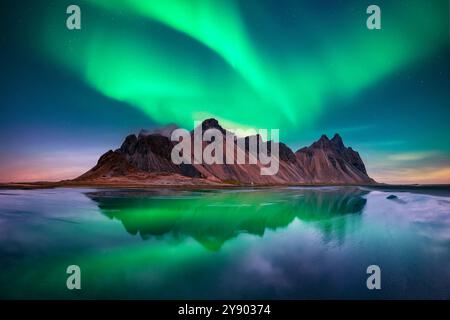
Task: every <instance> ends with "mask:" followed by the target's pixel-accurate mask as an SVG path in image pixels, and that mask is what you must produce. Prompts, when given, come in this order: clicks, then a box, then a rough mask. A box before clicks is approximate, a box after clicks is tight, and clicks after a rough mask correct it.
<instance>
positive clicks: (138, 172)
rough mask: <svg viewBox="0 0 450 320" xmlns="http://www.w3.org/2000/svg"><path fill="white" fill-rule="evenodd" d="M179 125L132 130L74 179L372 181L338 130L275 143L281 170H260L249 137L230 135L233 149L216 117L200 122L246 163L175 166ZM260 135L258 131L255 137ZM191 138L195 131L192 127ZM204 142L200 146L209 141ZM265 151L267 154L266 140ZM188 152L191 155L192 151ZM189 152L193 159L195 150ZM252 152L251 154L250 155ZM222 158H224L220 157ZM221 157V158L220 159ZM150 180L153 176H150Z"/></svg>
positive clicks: (273, 182)
mask: <svg viewBox="0 0 450 320" xmlns="http://www.w3.org/2000/svg"><path fill="white" fill-rule="evenodd" d="M176 128H177V127H176V126H174V125H171V126H169V127H165V128H162V129H158V130H153V131H144V130H142V131H141V132H140V134H139V135H138V136H136V135H134V134H131V135H129V136H127V137H126V138H125V141H124V142H123V143H122V145H121V147H120V148H119V149H117V150H115V151H112V150H110V151H108V152H106V153H105V154H104V155H102V156H101V157H100V159H99V160H98V163H97V165H96V166H95V167H94V168H92V169H91V170H89V171H88V172H86V173H85V174H83V175H82V176H80V177H78V178H77V179H75V180H76V181H86V182H89V181H94V182H95V180H97V179H101V180H102V181H105V179H106V180H107V179H109V178H113V177H133V176H139V177H140V179H145V178H142V177H146V176H147V175H148V174H149V173H151V174H152V176H154V175H155V174H156V175H157V174H163V175H168V174H175V175H177V176H183V177H186V178H187V177H189V178H192V179H196V181H199V179H200V180H205V181H210V182H214V183H228V184H230V183H231V184H237V185H239V184H259V185H262V184H272V185H273V184H368V183H374V182H375V181H374V180H373V179H371V178H370V177H369V176H368V174H367V171H366V168H365V165H364V163H363V161H362V160H361V157H360V156H359V154H358V152H356V151H354V150H353V149H352V148H350V147H346V146H345V145H344V143H343V141H342V138H341V137H340V136H339V135H338V134H336V135H335V136H334V137H333V138H332V139H329V138H328V137H327V136H325V135H323V136H322V137H321V138H320V139H319V140H318V141H316V142H314V143H313V144H311V145H310V146H309V147H304V148H302V149H300V150H298V151H296V152H295V153H294V152H293V151H292V150H291V149H290V148H289V147H288V146H287V145H285V144H284V143H282V142H280V143H278V148H279V170H278V173H277V174H275V175H272V176H270V175H261V168H262V167H264V165H262V164H261V163H260V162H259V160H257V162H256V164H248V163H249V162H248V159H249V157H251V156H252V155H250V152H249V145H248V144H249V137H245V138H237V137H236V136H233V139H234V143H233V144H230V145H233V150H227V148H228V147H229V146H228V144H227V143H226V140H225V133H226V130H225V129H223V128H222V127H221V126H220V124H219V122H218V121H217V120H216V119H207V120H205V121H203V122H202V129H203V131H205V130H207V129H210V128H215V129H218V130H219V131H220V132H221V133H222V134H223V136H224V143H223V145H224V146H223V148H224V149H223V151H224V153H223V154H224V155H225V154H226V152H234V154H235V159H236V158H237V155H238V154H239V153H241V155H244V156H245V158H246V159H247V161H246V164H236V163H234V164H225V163H224V164H210V165H208V164H181V165H176V164H174V163H173V162H172V160H171V151H172V148H173V147H174V146H175V144H176V143H177V142H173V141H171V140H170V133H171V132H172V131H173V130H175V129H176ZM256 138H257V139H258V140H259V139H261V137H260V136H257V137H256ZM191 139H193V132H191ZM239 139H245V143H244V148H239V145H241V146H242V144H238V140H239ZM207 145H208V143H207V142H203V148H205V146H207ZM267 146H268V154H269V155H270V152H271V150H270V144H268V145H267ZM191 153H192V154H193V152H192V150H191ZM192 154H191V155H187V156H190V157H191V158H192V157H193V155H192ZM253 156H254V155H253ZM224 160H225V159H224ZM224 162H225V161H224ZM149 183H151V181H149Z"/></svg>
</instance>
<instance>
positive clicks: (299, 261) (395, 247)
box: [0, 187, 450, 299]
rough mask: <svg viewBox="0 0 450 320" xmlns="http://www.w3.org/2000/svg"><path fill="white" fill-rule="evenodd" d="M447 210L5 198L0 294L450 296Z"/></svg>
mask: <svg viewBox="0 0 450 320" xmlns="http://www.w3.org/2000/svg"><path fill="white" fill-rule="evenodd" d="M390 194H394V195H396V196H398V198H399V199H400V200H402V202H399V201H393V200H389V199H386V197H387V196H389V195H390ZM439 194H440V193H439ZM446 194H448V193H446ZM449 205H450V202H449V198H448V195H439V196H437V195H435V194H434V195H433V193H432V194H418V193H414V192H406V191H402V192H401V191H395V190H385V189H381V188H380V189H378V190H373V191H370V192H367V191H363V190H361V189H359V188H356V187H324V188H284V189H282V188H280V189H255V190H244V189H239V190H210V191H207V190H202V191H182V190H177V191H168V190H160V191H143V190H108V189H102V190H95V189H94V190H92V189H90V190H87V189H85V190H83V189H72V188H57V189H45V190H5V191H3V192H2V193H0V230H1V232H0V266H1V270H2V272H1V273H0V298H41V299H42V298H71V299H72V298H80V297H81V298H119V299H126V298H137V299H143V298H150V299H166V298H172V299H176V298H179V299H197V298H198V299H201V298H203V299H220V298H223V299H241V298H242V299H258V298H261V299H277V298H284V299H290V298H293V299H299V298H307V299H314V298H331V299H339V298H340V299H345V298H358V299H373V298H396V299H398V298H439V299H442V298H449V297H450V292H449V289H448V288H449V280H448V279H450V269H449V268H448V265H449V263H450V247H449V242H448V239H449V238H448V235H449V234H450V233H449V230H450V211H449V208H450V206H449ZM124 227H125V228H126V229H127V230H128V232H129V233H131V234H133V235H134V236H130V234H129V233H128V232H126V231H125V230H124ZM141 238H144V239H145V241H142V239H141ZM71 264H77V265H79V266H80V268H81V270H82V288H83V289H82V290H80V291H78V292H73V291H69V290H67V289H66V286H65V281H66V279H67V275H66V273H65V270H66V268H67V266H68V265H71ZM371 264H378V265H380V267H381V268H382V270H383V281H384V282H383V284H384V287H383V290H381V292H376V293H374V292H372V291H369V290H367V288H366V286H365V283H366V279H367V274H366V268H367V266H368V265H371ZM417 279H420V281H417Z"/></svg>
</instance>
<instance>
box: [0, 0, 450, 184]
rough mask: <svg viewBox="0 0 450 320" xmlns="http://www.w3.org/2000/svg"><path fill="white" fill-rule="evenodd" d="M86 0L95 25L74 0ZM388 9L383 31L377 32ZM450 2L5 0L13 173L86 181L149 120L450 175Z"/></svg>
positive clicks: (4, 161) (6, 156) (0, 50)
mask: <svg viewBox="0 0 450 320" xmlns="http://www.w3.org/2000/svg"><path fill="white" fill-rule="evenodd" d="M70 4H77V5H79V6H80V8H81V15H82V18H81V23H82V29H81V30H68V29H67V28H66V18H67V16H68V15H67V14H66V8H67V6H68V5H70ZM370 4H377V5H379V6H380V7H381V11H382V29H381V30H368V29H367V27H366V19H367V17H368V15H367V14H366V8H367V6H368V5H370ZM449 12H450V10H449V1H447V0H442V1H439V0H436V1H414V0H405V1H401V0H395V1H394V0H392V1H361V0H354V1H350V0H347V1H345V0H343V1H300V0H292V1H288V0H286V1H280V0H259V1H256V0H254V1H251V0H249V1H245V0H241V1H233V0H224V1H207V0H205V1H201V0H159V1H156V0H148V1H144V0H128V1H126V0H84V1H82V0H71V1H62V0H59V1H57V0H53V1H50V0H48V1H47V0H40V1H23V0H20V1H10V0H6V1H1V3H0V19H1V20H0V24H1V34H0V44H1V47H0V70H1V78H0V79H1V86H0V88H1V89H0V90H1V91H0V92H1V94H0V181H2V182H8V181H34V180H60V179H67V178H74V177H76V176H78V175H80V174H82V173H83V172H84V171H86V170H88V169H89V168H91V167H92V166H94V165H95V163H96V161H97V159H98V157H99V156H100V155H101V154H102V153H104V152H106V151H107V150H109V149H115V148H117V147H119V146H120V144H121V142H122V140H123V139H124V137H125V136H126V135H128V134H129V133H132V132H138V131H139V130H140V129H141V128H146V129H150V128H153V127H157V126H161V125H166V124H170V123H176V124H178V125H180V126H183V127H186V128H192V127H193V121H194V120H203V119H205V118H206V117H215V118H217V119H218V120H219V121H220V122H221V123H222V124H223V125H224V127H228V128H235V127H246V128H248V127H253V128H268V129H270V128H279V129H280V138H281V140H282V141H284V142H286V143H287V144H288V145H290V146H291V147H292V148H293V149H294V151H295V150H297V149H298V148H299V147H302V146H304V145H309V144H310V143H312V142H313V141H314V140H317V139H318V138H319V137H320V135H321V134H327V135H329V136H332V135H333V134H334V133H336V132H338V133H340V134H341V136H342V137H343V139H344V142H345V143H346V144H347V145H350V146H352V147H353V148H354V149H356V150H358V151H359V152H360V154H361V156H362V158H363V160H364V161H365V163H366V166H367V168H368V172H369V175H370V176H371V177H373V178H375V179H376V180H377V181H379V182H388V183H450V145H449V136H450V134H449V133H450V129H449V120H450V28H449Z"/></svg>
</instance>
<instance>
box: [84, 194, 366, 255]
mask: <svg viewBox="0 0 450 320" xmlns="http://www.w3.org/2000/svg"><path fill="white" fill-rule="evenodd" d="M172 192H173V191H169V190H165V191H143V190H122V191H120V192H118V191H117V190H116V191H114V192H111V191H97V192H90V193H86V195H87V196H88V197H89V198H90V199H92V200H93V201H95V203H97V205H98V207H99V209H100V210H101V212H102V213H103V214H104V215H106V216H107V217H109V218H111V219H117V220H119V221H120V222H121V223H122V224H123V226H124V228H125V229H126V231H127V232H128V233H130V234H132V235H137V234H139V235H140V236H141V237H142V239H148V238H151V237H159V236H164V235H168V236H172V237H173V238H174V239H178V240H180V241H181V240H183V239H184V238H186V237H192V238H194V239H195V240H196V241H198V242H199V243H201V244H202V245H203V246H204V247H205V248H207V249H209V250H213V251H216V250H219V249H220V248H221V247H222V245H223V244H224V243H225V242H226V241H228V240H230V239H232V238H235V237H237V236H238V235H239V234H241V233H249V234H254V235H258V236H263V235H264V232H265V231H266V229H271V230H275V229H278V228H285V227H287V226H288V225H289V224H290V223H292V222H293V221H294V220H295V219H296V218H297V219H299V220H300V221H301V222H304V223H309V224H313V225H314V226H315V227H317V228H318V230H320V232H321V233H322V234H323V240H324V241H325V242H328V241H331V240H333V239H334V240H337V242H338V243H340V242H342V241H344V239H345V234H346V232H348V231H349V229H350V230H351V228H354V227H356V226H355V223H356V225H357V223H358V219H356V220H355V219H342V217H343V216H346V215H360V214H361V212H362V211H363V209H364V207H365V205H366V201H367V200H366V199H365V198H364V196H365V195H366V194H368V193H369V192H368V191H363V190H361V189H359V188H356V187H355V188H329V189H326V188H320V189H317V188H285V189H277V190H273V189H256V190H247V191H246V192H236V191H234V190H233V191H223V190H220V191H214V190H212V191H211V190H209V191H184V192H180V191H177V192H176V194H175V196H174V194H171V193H172ZM336 218H341V219H336ZM349 224H351V225H349Z"/></svg>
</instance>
